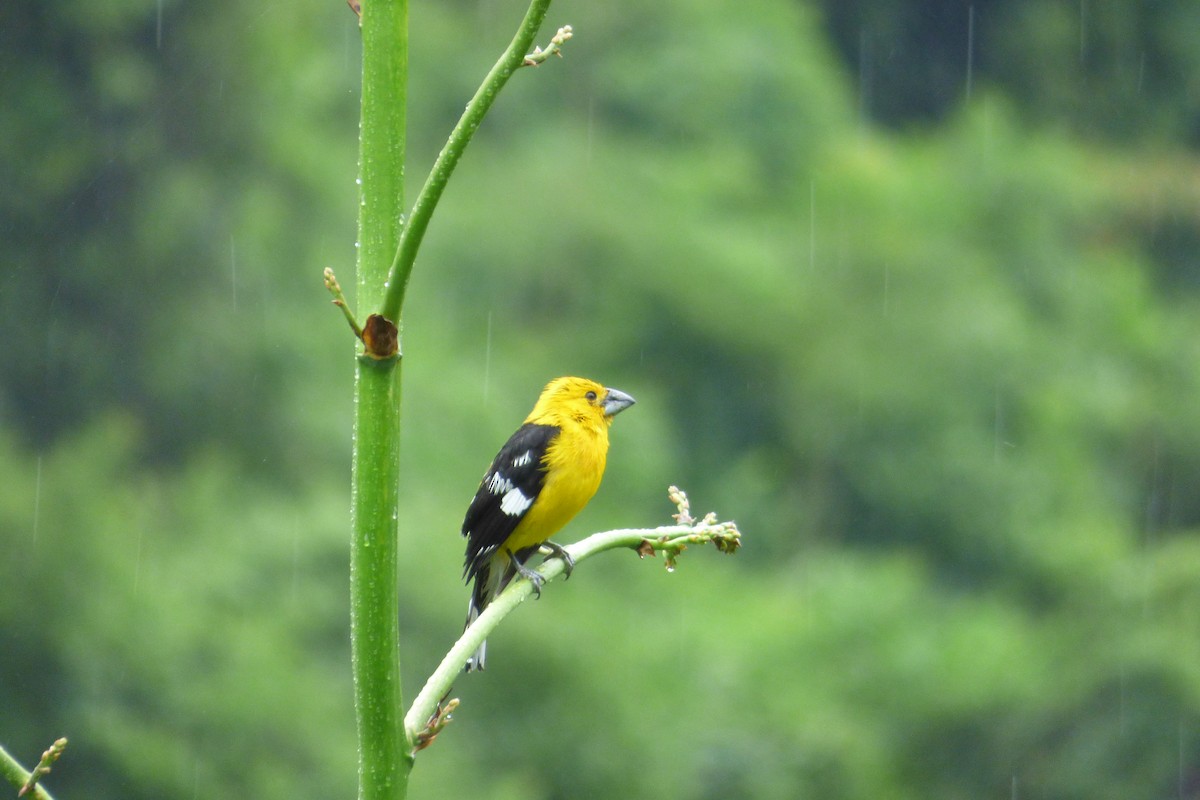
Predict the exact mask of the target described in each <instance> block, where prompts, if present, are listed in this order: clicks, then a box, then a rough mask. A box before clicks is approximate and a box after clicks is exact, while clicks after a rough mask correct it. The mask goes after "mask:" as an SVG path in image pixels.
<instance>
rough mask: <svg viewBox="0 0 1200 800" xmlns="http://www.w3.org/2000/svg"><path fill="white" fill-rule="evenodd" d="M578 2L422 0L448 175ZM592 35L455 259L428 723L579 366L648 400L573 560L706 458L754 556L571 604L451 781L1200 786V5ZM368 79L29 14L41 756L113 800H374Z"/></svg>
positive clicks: (21, 713)
mask: <svg viewBox="0 0 1200 800" xmlns="http://www.w3.org/2000/svg"><path fill="white" fill-rule="evenodd" d="M367 2H369V0H367ZM522 12H523V6H522V5H521V4H520V3H519V2H512V0H503V2H501V1H500V0H484V1H482V2H422V1H421V0H417V2H414V5H413V8H412V14H411V16H412V19H411V27H412V77H411V92H410V94H411V107H410V115H409V119H410V125H411V130H410V147H409V154H410V159H411V165H410V169H409V173H408V177H409V182H410V189H409V191H410V195H411V194H412V193H415V190H416V188H417V185H419V182H420V180H421V178H422V176H423V174H424V171H425V169H427V167H428V164H429V163H430V162H431V161H432V158H433V156H434V155H435V154H436V152H437V150H438V148H439V147H440V146H441V142H442V140H443V137H444V135H445V133H446V132H447V131H448V130H449V127H450V126H451V125H452V124H453V121H454V120H455V118H456V116H457V114H458V113H459V112H460V111H461V109H462V107H463V105H464V103H465V102H466V100H467V98H468V97H469V96H470V94H471V93H472V92H473V91H474V88H475V86H476V84H477V82H478V80H479V79H480V78H481V77H482V75H483V74H484V73H485V72H486V70H487V68H488V67H489V66H490V65H491V63H492V61H493V60H494V58H495V57H496V56H497V55H498V54H499V52H500V51H501V49H502V48H503V46H504V45H505V44H506V43H507V42H508V40H509V38H510V37H511V35H512V31H513V30H514V29H515V25H516V23H517V21H518V19H519V17H520V15H521V13H522ZM568 23H569V24H571V25H573V26H574V28H575V31H576V38H575V39H573V40H572V41H571V42H569V43H568V45H567V47H566V58H565V59H564V60H561V61H560V60H557V59H556V60H553V61H551V62H549V63H547V64H546V65H545V66H543V67H540V68H538V69H537V70H525V71H522V72H521V73H519V74H517V75H516V76H515V78H514V80H513V81H512V83H511V84H510V85H509V87H508V88H507V89H506V90H505V92H504V94H503V96H502V97H501V98H500V100H499V102H498V103H497V105H496V107H495V109H494V110H493V112H492V113H491V115H490V116H489V117H488V119H487V120H486V121H485V123H484V125H483V126H482V127H481V128H480V131H479V133H478V135H477V136H476V140H475V141H474V143H473V144H472V147H471V149H470V150H469V151H468V153H467V155H466V157H465V159H464V160H463V162H462V164H461V166H460V169H459V172H458V174H457V175H456V176H455V179H454V180H453V181H452V183H451V185H450V188H449V190H448V191H447V193H446V195H445V197H444V198H443V202H442V205H441V207H440V208H439V213H438V214H437V216H436V217H435V219H434V221H433V224H432V226H431V228H430V231H429V236H428V239H427V241H426V243H425V247H424V249H423V251H422V254H421V257H420V259H419V261H418V263H417V266H416V270H415V272H414V277H413V280H412V284H411V290H410V293H409V298H408V302H407V308H406V314H405V318H404V339H403V345H404V353H405V362H406V363H405V375H404V390H405V394H404V421H405V428H404V434H403V435H404V440H403V456H402V459H403V465H402V476H403V477H402V485H401V495H402V499H403V507H402V509H401V514H402V518H401V520H400V531H401V537H402V542H401V552H402V564H401V576H402V581H403V586H402V607H401V609H400V612H399V613H400V621H401V626H402V635H403V642H402V647H403V651H402V654H401V655H402V659H403V673H404V678H405V689H406V694H407V695H408V696H409V697H410V698H411V696H413V695H414V694H415V692H416V690H417V689H418V688H419V686H420V683H421V682H422V681H423V679H424V676H425V675H426V674H427V673H428V672H429V671H430V670H431V669H432V667H433V666H434V665H435V664H436V663H437V661H438V660H439V658H440V655H441V653H442V652H444V650H445V649H446V648H447V647H448V645H449V644H450V642H451V641H452V640H453V639H454V638H455V637H456V635H457V634H458V632H459V630H460V626H461V624H462V616H463V613H464V611H465V608H466V598H467V590H466V588H465V587H464V586H463V585H462V583H461V580H460V574H461V559H462V547H463V542H462V540H461V538H460V537H459V536H458V529H459V526H460V524H461V520H462V514H463V512H464V510H465V508H466V504H467V503H468V501H469V500H470V497H471V495H472V494H473V492H474V489H475V486H476V484H477V482H478V480H479V477H480V475H481V474H482V471H483V469H484V467H485V466H486V465H487V463H488V461H489V459H490V458H491V457H492V455H493V454H494V453H495V451H496V449H497V448H498V447H499V445H500V444H501V443H502V442H503V441H504V439H505V437H506V436H507V435H508V434H509V433H510V432H511V430H512V429H513V428H514V427H515V426H516V425H517V423H518V422H519V421H520V420H521V419H522V417H523V416H524V414H525V413H527V411H528V409H529V408H530V407H531V405H532V403H533V400H534V399H535V398H536V395H537V393H538V391H539V389H540V388H541V386H542V385H543V384H544V383H545V381H547V380H548V379H550V378H552V377H554V376H556V375H561V374H582V375H587V376H589V377H594V378H597V379H598V380H601V381H603V382H605V383H606V384H608V385H612V386H616V387H619V388H620V389H622V390H625V391H627V392H629V393H631V394H633V395H634V396H636V397H637V399H638V405H637V406H636V407H635V408H634V409H633V410H631V411H629V412H628V413H626V414H623V415H622V416H621V417H620V418H619V419H618V420H617V422H616V424H615V425H614V428H613V431H612V450H611V453H610V459H609V469H608V475H607V477H606V480H605V484H604V486H603V488H602V489H601V491H600V493H599V494H598V496H597V497H596V499H595V500H594V501H593V502H592V504H591V505H590V506H589V507H588V508H587V509H586V511H585V512H584V513H582V514H581V515H580V516H579V517H578V518H577V520H576V521H575V522H574V523H572V525H571V526H569V528H568V529H567V530H566V531H565V532H564V533H563V534H562V535H561V536H560V537H559V538H560V539H561V540H562V541H571V540H574V539H577V538H581V537H582V536H583V535H585V534H587V533H589V532H592V531H595V530H603V529H608V528H615V527H634V526H636V527H641V526H653V525H658V524H665V523H667V522H668V521H669V514H670V513H671V511H672V509H671V507H670V504H669V503H668V502H667V500H666V487H667V485H668V484H671V483H676V484H679V485H680V486H682V487H684V488H685V489H686V490H687V491H688V492H689V494H690V495H691V497H692V500H693V504H694V508H695V510H696V511H698V512H700V513H703V512H705V511H708V510H710V509H712V510H716V511H717V512H719V514H720V515H721V516H722V517H723V518H733V519H736V520H737V521H738V523H739V525H740V527H741V529H742V531H743V532H744V536H745V543H744V547H743V548H742V551H741V552H740V553H739V554H738V555H737V557H735V558H728V557H726V556H723V555H720V554H718V553H716V551H715V550H712V549H711V548H709V549H693V550H690V551H689V552H687V553H685V554H684V555H683V557H682V558H681V560H680V564H679V568H678V569H677V570H676V571H675V572H674V573H671V574H668V573H667V572H666V571H665V570H664V569H663V568H662V562H661V560H657V561H650V560H646V561H638V559H637V558H635V557H634V556H633V554H628V555H622V554H620V553H617V554H611V555H608V556H605V557H603V558H599V559H595V560H592V561H589V562H587V563H586V564H584V565H582V566H581V568H580V569H579V570H578V571H577V573H576V575H575V577H574V578H573V579H572V580H571V581H570V582H569V583H566V584H561V583H556V584H553V585H551V586H550V587H549V588H548V590H547V591H546V592H545V593H544V597H543V598H542V600H541V601H540V602H537V603H535V604H527V605H526V606H525V607H524V608H522V609H521V610H520V611H519V613H517V614H515V615H514V616H513V617H510V618H509V620H507V622H506V624H505V625H504V626H503V627H502V628H501V629H500V630H499V632H498V633H497V634H496V635H495V636H493V637H492V641H491V647H490V651H489V655H490V659H489V669H488V671H487V672H485V673H483V674H481V675H471V676H469V677H468V678H463V679H460V681H459V683H458V686H457V687H456V694H458V695H459V696H460V697H461V698H462V700H463V705H462V706H461V708H460V709H459V711H458V713H457V714H456V718H455V722H454V723H453V725H452V726H451V727H450V728H449V729H448V731H447V732H446V733H444V734H443V735H442V736H441V737H440V738H439V739H438V741H437V743H436V744H435V745H434V746H433V747H432V748H430V749H429V750H427V751H424V752H423V753H421V754H420V757H419V760H418V762H417V767H416V771H415V773H414V784H413V788H412V796H414V797H423V798H441V797H448V798H456V797H487V798H513V799H514V800H515V799H516V798H588V797H596V798H617V797H638V798H666V797H670V798H738V797H746V798H914V799H916V798H975V797H1003V798H1009V797H1020V798H1080V799H1081V800H1084V799H1085V798H1086V799H1089V800H1090V799H1092V798H1124V799H1137V798H1146V799H1147V800H1151V799H1157V798H1196V797H1200V538H1198V537H1197V528H1198V525H1200V315H1198V314H1197V311H1198V310H1200V303H1198V300H1200V263H1198V258H1200V256H1198V255H1197V254H1198V252H1200V158H1198V157H1197V147H1198V146H1200V77H1198V76H1200V7H1198V6H1197V5H1196V4H1195V3H1193V2H1189V1H1188V0H1162V1H1161V2H1117V0H1089V2H1035V1H1034V0H993V1H992V2H977V3H974V4H961V3H951V2H945V1H943V2H922V3H901V2H883V1H882V0H879V1H877V2H867V0H859V1H858V2H837V0H826V2H824V3H819V2H814V3H800V2H794V1H793V2H789V1H787V0H747V1H746V2H740V3H729V2H716V0H687V2H683V0H660V1H659V2H649V0H637V1H635V2H627V3H595V2H584V0H560V2H559V3H556V4H555V5H554V6H552V8H551V13H550V16H549V18H548V20H547V29H546V31H545V32H544V33H543V35H542V37H541V41H543V42H544V41H546V40H548V38H549V36H550V35H552V33H553V30H554V29H555V28H557V27H558V26H560V25H563V24H568ZM359 65H360V52H359V45H358V31H357V26H356V24H355V19H354V16H353V15H352V14H351V12H350V11H349V10H348V9H347V8H345V6H344V5H342V4H341V3H340V2H337V1H335V0H326V2H321V3H317V2H310V1H309V0H288V2H282V1H281V0H266V1H265V2H260V3H234V2H228V0H211V2H206V3H183V2H179V0H159V2H157V3H149V2H144V1H143V0H138V1H137V2H134V1H133V0H108V1H107V2H104V3H96V2H90V1H88V2H84V1H82V0H69V1H68V2H60V3H9V4H7V5H5V7H4V9H3V10H0V85H2V86H3V102H2V104H0V142H2V143H3V145H2V147H0V742H3V743H4V744H5V745H6V746H7V747H8V748H9V749H10V750H12V751H13V752H14V753H15V754H17V755H18V756H19V757H20V758H21V759H22V760H23V761H24V762H25V763H26V764H32V763H33V762H35V761H36V758H37V754H38V753H40V752H41V750H42V749H44V748H45V747H46V746H47V745H48V744H49V743H50V741H52V740H53V739H54V738H55V737H57V736H62V735H65V736H68V737H70V739H71V746H70V748H69V750H68V752H67V755H66V756H65V757H64V760H63V761H62V762H61V763H60V765H59V766H57V767H56V768H55V771H54V773H53V775H52V776H51V779H50V782H49V786H50V787H51V788H52V789H53V790H54V791H55V792H56V794H57V796H59V797H60V798H72V797H74V798H82V797H88V798H118V797H119V798H134V799H136V798H193V797H234V796H243V797H244V796H255V797H264V798H276V797H278V798H283V797H288V798H293V797H313V798H316V797H348V796H351V795H352V794H353V793H354V791H355V786H354V784H355V777H354V775H355V758H356V757H355V743H354V739H353V709H352V707H351V686H350V671H349V650H348V644H349V643H348V608H347V605H348V603H347V586H348V543H349V523H348V509H349V476H348V470H349V450H350V435H351V429H350V427H351V426H350V412H351V395H352V379H353V360H352V354H353V348H352V340H351V337H350V336H349V333H348V330H347V328H346V326H345V322H344V321H343V319H342V317H341V315H340V314H338V313H337V311H336V309H334V308H333V307H332V306H330V305H329V296H328V295H327V294H326V293H325V291H324V289H323V287H322V282H321V271H322V269H323V268H325V267H327V266H332V267H333V268H334V269H335V270H336V271H337V272H338V274H339V276H340V277H341V279H342V282H343V284H344V285H346V286H347V287H349V286H352V285H353V281H352V280H351V276H352V274H353V264H354V231H355V211H356V208H355V203H356V188H355V185H354V176H355V172H356V164H355V159H356V151H357V122H358V118H357V114H358V111H357V100H358V94H357V86H358V71H359ZM363 312H364V313H365V310H363Z"/></svg>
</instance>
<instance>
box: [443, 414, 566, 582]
mask: <svg viewBox="0 0 1200 800" xmlns="http://www.w3.org/2000/svg"><path fill="white" fill-rule="evenodd" d="M558 432H559V429H558V426H556V425H534V424H531V423H526V424H524V425H522V426H521V427H520V428H518V429H517V432H516V433H514V434H513V435H512V436H511V437H510V438H509V440H508V441H507V442H505V444H504V447H501V448H500V452H499V453H497V454H496V457H495V458H494V459H493V460H492V465H491V466H490V467H488V471H487V473H486V474H484V476H483V481H482V482H481V483H480V484H479V491H477V492H476V493H475V499H474V500H472V501H471V505H470V507H469V508H468V509H467V516H466V518H465V519H464V520H463V527H462V534H463V536H466V537H467V555H466V561H465V563H464V565H463V574H464V576H465V577H466V579H467V580H470V579H471V578H473V577H475V575H476V574H477V573H478V572H479V571H480V570H482V569H484V568H485V567H486V565H487V563H488V562H489V561H490V560H491V558H492V556H493V555H494V554H495V552H496V551H497V550H498V549H499V548H500V546H501V545H502V544H504V542H505V540H506V539H508V537H509V536H510V535H511V534H512V532H513V530H514V529H515V528H516V527H517V523H519V522H520V521H521V518H522V517H524V516H525V512H527V511H528V510H529V507H530V506H532V505H533V501H534V500H536V499H537V496H538V493H540V492H541V491H542V485H543V483H544V482H545V479H546V473H545V472H544V471H543V470H542V457H543V456H544V455H546V448H547V447H549V446H550V443H551V442H552V441H554V437H556V436H558Z"/></svg>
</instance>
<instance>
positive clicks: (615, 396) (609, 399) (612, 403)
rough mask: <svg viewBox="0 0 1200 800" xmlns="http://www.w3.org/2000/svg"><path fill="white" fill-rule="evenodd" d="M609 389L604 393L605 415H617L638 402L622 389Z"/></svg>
mask: <svg viewBox="0 0 1200 800" xmlns="http://www.w3.org/2000/svg"><path fill="white" fill-rule="evenodd" d="M607 391H608V394H606V395H604V414H605V416H609V417H615V416H616V415H617V414H620V413H621V412H622V411H624V410H625V409H627V408H629V407H630V406H631V405H633V404H634V403H636V402H637V401H636V400H634V399H633V398H632V397H630V396H629V395H627V394H625V393H624V392H622V391H621V390H620V389H608V390H607Z"/></svg>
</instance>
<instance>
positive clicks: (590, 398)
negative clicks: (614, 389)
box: [586, 392, 596, 403]
mask: <svg viewBox="0 0 1200 800" xmlns="http://www.w3.org/2000/svg"><path fill="white" fill-rule="evenodd" d="M586 397H587V399H588V402H589V403H594V402H596V393H595V392H588V393H587V395H586Z"/></svg>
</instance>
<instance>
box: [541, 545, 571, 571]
mask: <svg viewBox="0 0 1200 800" xmlns="http://www.w3.org/2000/svg"><path fill="white" fill-rule="evenodd" d="M542 549H544V550H549V551H550V557H553V558H561V559H562V561H563V580H564V581H565V580H567V579H568V578H570V577H571V573H572V572H574V571H575V559H574V558H572V557H571V554H570V553H568V552H567V548H565V547H563V546H562V545H561V544H557V543H555V542H552V541H550V540H549V539H547V540H546V541H544V542H542Z"/></svg>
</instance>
